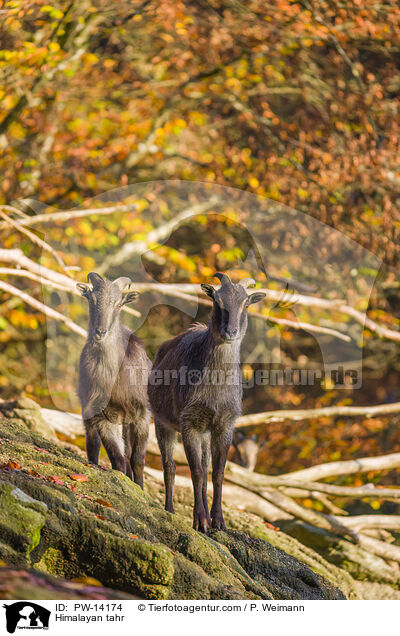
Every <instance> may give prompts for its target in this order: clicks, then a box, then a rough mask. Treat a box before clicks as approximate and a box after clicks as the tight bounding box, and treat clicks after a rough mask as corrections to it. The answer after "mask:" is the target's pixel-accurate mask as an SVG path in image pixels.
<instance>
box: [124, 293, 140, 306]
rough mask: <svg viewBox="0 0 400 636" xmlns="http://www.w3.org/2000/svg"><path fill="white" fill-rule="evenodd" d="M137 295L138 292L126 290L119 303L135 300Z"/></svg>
mask: <svg viewBox="0 0 400 636" xmlns="http://www.w3.org/2000/svg"><path fill="white" fill-rule="evenodd" d="M138 296H139V294H138V292H128V293H127V294H125V296H123V297H122V300H121V305H127V304H128V303H133V302H135V300H136V298H137V297H138Z"/></svg>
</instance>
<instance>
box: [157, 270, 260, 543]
mask: <svg viewBox="0 0 400 636" xmlns="http://www.w3.org/2000/svg"><path fill="white" fill-rule="evenodd" d="M216 277H218V278H219V279H220V281H221V286H220V287H219V288H218V289H215V288H214V287H213V286H212V285H202V289H203V290H204V291H205V293H206V294H207V295H208V296H209V297H210V298H211V299H212V301H213V308H212V311H211V315H210V320H209V323H208V325H195V326H194V327H192V328H190V329H188V330H187V331H186V332H184V333H182V334H181V335H179V336H177V337H176V338H173V339H172V340H169V341H168V342H165V343H164V344H163V345H162V346H161V347H160V349H159V351H158V352H157V355H156V357H155V360H154V364H153V370H152V373H151V376H150V381H149V389H148V392H149V398H150V405H151V408H152V411H153V414H154V421H155V426H156V433H157V439H158V443H159V446H160V450H161V456H162V462H163V468H164V481H165V508H166V510H168V511H170V512H173V511H174V508H173V487H174V480H175V470H176V467H175V462H174V459H173V448H174V445H175V443H176V439H177V434H178V432H180V433H181V435H182V442H183V445H184V448H185V452H186V456H187V459H188V463H189V466H190V471H191V476H192V482H193V489H194V511H193V527H194V528H195V529H196V530H201V531H203V532H206V531H207V529H208V528H209V527H210V526H212V527H213V528H219V529H224V528H225V522H224V518H223V514H222V503H221V497H222V481H223V477H224V469H225V463H226V458H227V454H228V450H229V447H230V444H231V441H232V432H233V427H234V423H235V420H236V418H237V417H238V416H239V415H240V413H241V405H242V383H241V372H240V344H241V342H242V339H243V336H244V335H245V333H246V329H247V309H248V307H249V306H250V305H251V304H252V303H256V302H258V301H260V300H262V299H263V298H264V297H265V294H264V293H262V292H254V293H253V294H250V295H248V294H247V292H246V288H247V287H248V286H249V285H252V284H255V283H254V281H253V280H251V279H243V280H241V281H240V282H239V283H237V284H234V283H232V281H231V280H230V278H229V277H228V276H227V275H226V274H221V273H217V274H216ZM210 455H211V457H212V480H213V487H214V497H213V504H212V508H211V515H210V513H209V510H208V503H207V475H208V468H209V463H210Z"/></svg>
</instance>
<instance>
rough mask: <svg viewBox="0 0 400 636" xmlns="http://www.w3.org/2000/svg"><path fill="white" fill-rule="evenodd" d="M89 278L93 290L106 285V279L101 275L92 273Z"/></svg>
mask: <svg viewBox="0 0 400 636" xmlns="http://www.w3.org/2000/svg"><path fill="white" fill-rule="evenodd" d="M87 278H88V281H89V283H92V286H93V289H98V288H99V287H100V285H101V284H102V283H104V278H103V277H102V276H100V274H96V272H90V274H88V276H87Z"/></svg>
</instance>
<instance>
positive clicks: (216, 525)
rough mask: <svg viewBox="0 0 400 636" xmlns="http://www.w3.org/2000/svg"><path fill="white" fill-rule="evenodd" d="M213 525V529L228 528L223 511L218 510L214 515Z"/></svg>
mask: <svg viewBox="0 0 400 636" xmlns="http://www.w3.org/2000/svg"><path fill="white" fill-rule="evenodd" d="M211 527H212V528H213V530H226V525H225V521H224V516H223V514H222V511H221V512H217V513H215V514H214V515H213V517H212V523H211Z"/></svg>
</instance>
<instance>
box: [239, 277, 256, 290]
mask: <svg viewBox="0 0 400 636" xmlns="http://www.w3.org/2000/svg"><path fill="white" fill-rule="evenodd" d="M239 285H241V286H242V287H244V288H245V289H247V288H248V287H255V286H256V281H255V280H254V278H242V280H240V281H239Z"/></svg>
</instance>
